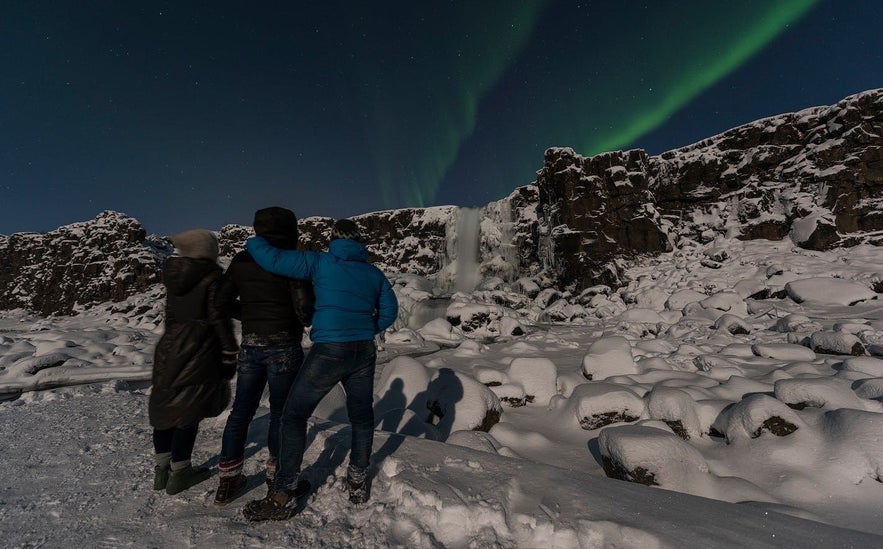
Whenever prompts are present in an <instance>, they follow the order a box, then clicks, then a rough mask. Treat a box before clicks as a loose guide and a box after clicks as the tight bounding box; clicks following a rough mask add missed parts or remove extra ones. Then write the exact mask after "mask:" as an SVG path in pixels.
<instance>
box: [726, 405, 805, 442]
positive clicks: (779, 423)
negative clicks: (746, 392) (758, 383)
mask: <svg viewBox="0 0 883 549" xmlns="http://www.w3.org/2000/svg"><path fill="white" fill-rule="evenodd" d="M800 424H801V421H800V418H798V417H797V414H796V413H795V412H794V410H792V409H791V408H789V407H788V405H787V404H785V403H784V402H782V401H780V400H777V399H775V398H773V397H771V396H767V395H764V394H759V393H755V394H752V395H750V396H747V397H745V398H743V399H742V400H741V401H739V402H737V403H736V404H734V405H733V406H731V407H730V408H727V409H726V410H724V411H723V412H721V414H720V415H719V416H718V417H717V419H716V420H715V422H714V424H713V425H712V429H713V430H714V431H716V432H718V433H721V434H723V435H724V436H725V437H726V439H727V442H728V443H732V442H734V441H737V440H740V439H741V440H744V439H751V438H757V437H759V436H760V435H761V434H762V433H763V432H764V431H769V432H770V433H772V434H774V435H776V436H780V437H783V436H787V435H790V434H791V433H793V432H794V431H796V430H797V429H798V427H799V425H800Z"/></svg>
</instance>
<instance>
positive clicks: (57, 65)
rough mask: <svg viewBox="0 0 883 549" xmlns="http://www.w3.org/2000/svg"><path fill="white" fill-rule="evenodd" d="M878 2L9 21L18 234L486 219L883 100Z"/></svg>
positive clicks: (200, 7) (110, 8)
mask: <svg viewBox="0 0 883 549" xmlns="http://www.w3.org/2000/svg"><path fill="white" fill-rule="evenodd" d="M881 21H883V2H880V1H879V0H776V1H770V0H751V1H746V0H740V1H738V2H730V1H726V2H725V1H709V0H695V1H663V0H654V1H646V2H634V1H627V0H615V1H614V0H611V1H588V2H587V1H582V2H578V1H575V0H548V1H535V2H519V1H517V0H502V1H481V0H470V1H462V2H451V1H445V2H442V1H438V2H433V1H428V0H427V1H414V0H410V1H407V2H401V1H387V0H385V1H382V2H367V1H365V2H363V1H352V2H349V1H348V2H341V1H335V0H322V1H316V2H303V1H302V2H224V1H212V2H149V1H148V2H128V1H105V2H94V1H89V0H82V1H60V2H45V1H43V2H41V1H28V2H8V3H4V7H3V16H2V18H0V234H10V233H13V232H18V231H46V230H51V229H53V228H55V227H57V226H59V225H62V224H66V223H70V222H73V221H81V220H87V219H91V218H92V217H94V216H95V215H96V214H97V213H98V212H100V211H102V210H105V209H111V210H116V211H121V212H125V213H127V214H129V215H132V216H133V217H135V218H137V219H138V220H139V221H141V222H142V223H143V224H144V226H145V228H146V229H147V231H148V232H151V233H156V234H169V233H173V232H177V231H180V230H184V229H188V228H193V227H204V228H208V229H213V230H217V229H220V227H221V226H223V225H224V224H227V223H244V224H248V223H250V222H251V219H252V215H253V213H254V210H255V209H257V208H261V207H266V206H270V205H279V206H284V207H288V208H291V209H292V210H294V211H295V213H296V214H297V215H298V216H299V217H306V216H309V215H324V216H331V217H343V216H348V215H354V214H359V213H367V212H371V211H377V210H384V209H390V208H401V207H406V206H430V205H441V204H457V205H461V206H475V205H484V204H486V203H488V202H490V201H493V200H498V199H500V198H503V197H504V196H506V195H507V194H508V193H509V192H510V191H511V190H512V189H514V188H515V187H518V186H521V185H526V184H528V183H531V182H532V181H533V180H534V179H535V172H536V170H538V169H540V168H541V167H542V163H543V151H544V150H545V149H546V148H548V147H552V146H570V147H573V148H574V149H575V150H576V151H577V152H579V153H581V154H584V155H591V154H596V153H599V152H603V151H605V150H613V149H626V148H636V147H638V148H644V149H646V150H647V151H648V152H649V153H650V154H659V153H661V152H663V151H666V150H669V149H673V148H677V147H681V146H684V145H688V144H690V143H693V142H696V141H698V140H700V139H702V138H705V137H709V136H712V135H714V134H717V133H720V132H721V131H724V130H726V129H729V128H732V127H734V126H738V125H740V124H743V123H746V122H750V121H752V120H756V119H758V118H763V117H766V116H771V115H774V114H779V113H782V112H791V111H796V110H800V109H803V108H806V107H810V106H815V105H827V104H832V103H835V102H836V101H838V100H840V99H842V98H843V97H845V96H847V95H850V94H853V93H857V92H860V91H864V90H867V89H872V88H879V87H883V57H881V55H883V33H881V32H880V25H881Z"/></svg>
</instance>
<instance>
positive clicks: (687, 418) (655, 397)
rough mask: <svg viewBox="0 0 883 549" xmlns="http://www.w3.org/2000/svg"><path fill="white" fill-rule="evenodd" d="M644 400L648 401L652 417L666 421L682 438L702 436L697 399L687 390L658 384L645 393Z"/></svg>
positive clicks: (648, 408) (649, 412) (648, 410)
mask: <svg viewBox="0 0 883 549" xmlns="http://www.w3.org/2000/svg"><path fill="white" fill-rule="evenodd" d="M644 400H646V401H647V413H648V414H649V415H650V418H651V419H658V420H661V421H664V422H665V424H666V425H668V426H669V427H670V428H671V430H672V431H674V433H675V434H676V435H678V436H679V437H681V438H682V439H684V440H690V439H691V438H698V437H700V436H702V427H701V424H700V422H699V416H698V414H697V413H696V401H695V400H693V397H691V396H690V395H689V394H687V393H686V392H684V391H682V390H680V389H676V388H674V387H663V386H657V387H655V388H654V389H653V390H652V391H650V392H649V393H647V394H646V395H644Z"/></svg>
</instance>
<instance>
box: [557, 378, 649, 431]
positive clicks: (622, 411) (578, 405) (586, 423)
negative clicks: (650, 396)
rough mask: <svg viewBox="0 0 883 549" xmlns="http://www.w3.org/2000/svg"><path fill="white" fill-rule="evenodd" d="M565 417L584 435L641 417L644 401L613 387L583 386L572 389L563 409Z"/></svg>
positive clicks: (625, 388) (599, 384)
mask: <svg viewBox="0 0 883 549" xmlns="http://www.w3.org/2000/svg"><path fill="white" fill-rule="evenodd" d="M563 410H564V414H565V417H568V418H573V419H575V420H576V421H577V423H579V426H580V427H582V428H583V429H585V430H586V431H591V430H594V429H599V428H601V427H604V426H605V425H610V424H611V423H619V422H632V421H637V420H639V419H641V418H642V417H643V416H644V415H645V411H646V406H645V404H644V400H643V399H642V398H641V397H639V396H638V395H637V394H635V393H634V392H633V391H631V390H630V389H628V388H627V387H623V386H622V385H617V384H615V383H604V382H600V383H583V384H582V385H577V386H576V387H574V389H573V392H572V393H571V394H570V397H569V398H568V399H567V403H566V404H565V405H564V407H563Z"/></svg>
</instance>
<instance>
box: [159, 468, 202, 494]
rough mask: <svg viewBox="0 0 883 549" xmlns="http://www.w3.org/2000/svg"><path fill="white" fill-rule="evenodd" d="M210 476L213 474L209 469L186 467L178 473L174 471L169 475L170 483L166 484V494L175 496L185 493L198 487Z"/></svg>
mask: <svg viewBox="0 0 883 549" xmlns="http://www.w3.org/2000/svg"><path fill="white" fill-rule="evenodd" d="M210 476H212V474H211V472H210V471H209V470H208V469H207V468H201V469H194V468H193V467H186V468H184V469H179V470H178V471H174V470H173V471H172V472H171V473H170V474H169V482H168V483H167V484H166V493H167V494H169V495H170V496H173V495H175V494H177V493H179V492H183V491H184V490H186V489H188V488H190V487H191V486H196V485H197V484H199V483H200V482H202V481H204V480H206V479H208V478H209V477H210Z"/></svg>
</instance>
